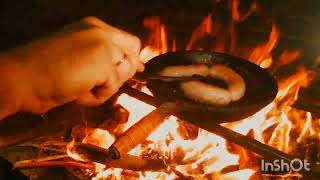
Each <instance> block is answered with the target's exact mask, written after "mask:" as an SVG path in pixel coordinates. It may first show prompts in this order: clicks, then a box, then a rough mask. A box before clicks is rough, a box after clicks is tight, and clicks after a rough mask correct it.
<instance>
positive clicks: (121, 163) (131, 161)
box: [71, 144, 167, 171]
mask: <svg viewBox="0 0 320 180" xmlns="http://www.w3.org/2000/svg"><path fill="white" fill-rule="evenodd" d="M71 151H73V152H75V153H77V154H78V155H80V156H81V158H83V159H85V160H86V161H93V162H98V163H101V164H104V165H106V167H108V168H111V167H113V168H121V169H128V170H133V171H158V170H165V169H166V168H167V165H166V164H165V162H164V160H162V159H146V158H142V157H138V156H131V155H123V156H121V158H120V159H117V160H112V159H110V157H109V156H110V154H109V151H108V150H107V149H104V148H101V147H98V146H95V145H91V144H77V145H75V146H74V147H73V148H72V150H71Z"/></svg>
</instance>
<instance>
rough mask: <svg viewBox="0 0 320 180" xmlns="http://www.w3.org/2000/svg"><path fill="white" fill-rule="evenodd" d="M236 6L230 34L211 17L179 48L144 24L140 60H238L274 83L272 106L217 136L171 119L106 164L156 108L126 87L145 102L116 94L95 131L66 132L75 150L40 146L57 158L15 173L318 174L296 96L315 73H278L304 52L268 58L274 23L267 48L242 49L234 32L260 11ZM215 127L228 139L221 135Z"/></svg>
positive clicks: (156, 27)
mask: <svg viewBox="0 0 320 180" xmlns="http://www.w3.org/2000/svg"><path fill="white" fill-rule="evenodd" d="M239 3H240V2H239V1H238V0H233V1H232V5H231V7H230V8H231V12H232V15H231V16H232V23H231V24H230V25H229V28H230V29H228V30H223V29H222V27H223V26H221V24H219V22H215V21H214V16H215V15H214V14H208V15H207V16H206V17H205V18H204V19H203V20H202V22H201V23H200V24H199V26H198V27H197V28H196V29H195V30H194V31H193V33H192V34H191V36H190V38H189V41H188V43H186V44H184V46H183V47H181V46H179V45H178V44H177V42H176V39H175V37H173V36H170V37H169V36H168V31H167V26H166V25H165V24H163V23H162V22H161V19H160V17H157V16H152V17H146V18H145V19H144V22H143V26H144V28H145V29H147V30H148V31H149V33H148V34H147V35H146V36H147V38H146V41H145V43H144V47H143V49H142V51H141V54H140V58H141V60H143V61H144V62H147V61H148V60H150V59H152V58H153V57H156V56H158V55H160V54H164V53H166V52H172V51H177V50H205V49H206V50H208V49H209V50H212V51H216V52H224V53H229V54H232V55H235V56H240V57H242V58H244V59H248V60H249V61H251V62H253V63H255V64H257V65H259V66H260V67H262V68H264V69H267V70H268V71H269V72H270V73H271V74H273V75H277V77H276V80H277V83H278V88H279V90H278V94H277V96H276V98H275V100H274V101H273V102H271V103H270V104H268V105H267V106H265V107H264V108H263V109H261V110H260V111H258V112H257V113H255V114H254V115H252V116H250V117H248V118H245V119H242V120H239V121H236V122H230V123H223V124H220V125H217V131H216V132H209V131H206V130H203V129H201V128H198V127H197V126H195V125H193V124H190V123H188V122H186V121H184V120H183V119H178V118H176V117H175V116H170V117H168V118H167V119H166V120H165V121H164V122H163V123H162V124H161V125H160V126H159V127H158V128H157V129H156V130H154V131H153V132H152V133H151V134H150V135H149V136H148V137H147V138H146V139H143V140H141V142H139V143H138V145H137V146H135V147H134V148H132V149H130V151H129V152H128V153H127V155H126V156H123V157H120V159H117V160H112V161H110V160H107V157H106V156H107V154H108V148H109V147H110V146H111V145H112V144H113V143H114V142H116V141H117V138H118V137H119V136H121V135H122V134H124V133H126V131H127V130H128V129H129V128H130V127H132V126H133V125H134V124H136V123H137V122H138V121H139V120H141V119H143V118H144V117H146V116H147V115H148V114H149V113H151V112H153V111H154V110H156V109H157V108H159V107H156V105H154V104H153V105H152V103H149V101H144V100H145V99H146V98H149V99H151V101H152V93H151V92H150V91H149V90H148V89H147V88H146V87H145V86H144V84H143V83H141V82H137V81H132V82H131V81H130V82H129V83H128V84H129V85H130V86H131V87H127V88H131V90H132V91H134V92H135V93H136V94H137V93H138V92H140V91H141V92H142V93H144V94H142V95H141V94H140V95H134V93H127V92H123V93H119V96H118V97H117V100H116V103H115V104H114V105H113V106H114V107H113V109H114V111H115V113H114V114H115V115H114V118H111V119H109V120H108V121H107V122H106V123H104V124H102V125H99V126H98V127H96V126H95V127H90V126H75V127H74V128H73V129H72V132H71V134H72V137H73V140H72V142H66V141H63V142H60V144H59V143H57V141H55V143H52V142H50V141H42V142H41V143H40V144H41V146H39V148H40V149H45V150H48V151H50V148H51V150H52V149H53V150H54V151H58V152H59V151H60V153H58V155H54V156H49V157H46V158H44V159H43V158H42V159H38V160H35V161H20V162H17V163H16V164H15V168H16V169H23V168H31V167H48V166H65V167H68V170H69V172H70V173H74V174H77V173H78V174H79V171H76V170H79V169H80V170H81V171H80V174H86V175H87V177H90V178H92V179H226V180H227V179H228V180H229V179H263V178H283V177H287V178H297V177H307V176H309V175H310V174H308V173H305V172H293V171H282V172H277V173H275V172H270V171H263V170H262V169H261V161H262V160H264V161H268V160H272V159H279V160H280V159H285V160H288V159H289V160H292V159H294V158H295V157H296V158H300V159H302V160H306V161H308V162H310V163H311V164H313V166H312V167H313V169H312V170H313V171H316V169H315V168H316V164H317V160H318V149H319V145H318V142H319V133H318V132H319V129H320V124H319V122H320V119H317V117H314V116H313V115H312V113H311V112H307V111H304V110H300V109H297V108H296V106H295V103H296V101H297V99H298V94H299V91H300V89H301V88H305V87H308V86H309V85H310V83H311V82H312V80H313V79H314V74H315V72H313V71H312V70H310V69H308V68H307V67H305V66H303V65H299V66H295V67H294V68H293V69H292V68H291V70H290V72H289V73H284V74H280V73H279V71H281V69H283V68H285V67H287V66H290V65H291V64H293V63H295V61H297V60H299V58H301V57H302V55H303V52H302V51H300V50H292V49H284V50H283V51H282V52H281V53H280V55H279V56H277V57H273V56H272V50H274V48H276V46H277V44H278V42H279V40H280V37H281V32H280V30H279V27H277V24H276V23H273V22H270V31H269V32H268V37H267V38H266V40H265V41H263V42H261V43H260V44H258V45H255V46H254V47H243V46H240V45H239V44H238V38H239V36H240V34H239V33H238V32H237V29H236V26H237V24H238V23H240V22H244V21H246V19H247V18H248V17H250V16H251V15H252V14H254V13H256V12H257V6H256V4H255V3H252V4H251V6H250V8H248V10H247V12H245V13H243V12H240V11H239V8H238V6H239ZM209 39H210V40H213V41H212V44H208V42H209ZM279 74H280V75H279ZM129 85H128V86H129ZM132 88H133V89H132ZM144 96H146V97H144ZM139 97H140V98H139ZM220 127H221V128H225V129H227V130H229V131H231V132H229V131H225V129H223V131H222V130H221V128H220ZM141 128H142V129H143V128H144V127H141ZM219 128H220V130H221V131H219V130H218V129H219ZM137 136H139V134H137ZM233 137H234V139H233ZM248 139H251V140H252V141H248ZM58 144H59V145H58ZM263 144H264V145H266V146H263ZM124 146H125V145H124ZM127 146H129V145H127ZM270 158H271V159H270ZM104 162H105V163H104ZM310 176H312V174H311V175H310Z"/></svg>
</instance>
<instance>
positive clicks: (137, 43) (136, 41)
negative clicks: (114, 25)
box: [132, 36, 141, 51]
mask: <svg viewBox="0 0 320 180" xmlns="http://www.w3.org/2000/svg"><path fill="white" fill-rule="evenodd" d="M132 41H133V44H134V47H136V50H137V49H138V51H140V48H141V40H140V39H139V38H138V37H137V36H133V37H132Z"/></svg>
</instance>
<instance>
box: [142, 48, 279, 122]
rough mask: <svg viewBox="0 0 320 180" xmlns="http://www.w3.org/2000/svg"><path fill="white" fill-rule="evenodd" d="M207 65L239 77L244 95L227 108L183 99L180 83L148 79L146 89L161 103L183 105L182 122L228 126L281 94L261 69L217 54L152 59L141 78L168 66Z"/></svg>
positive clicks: (167, 55) (274, 82)
mask: <svg viewBox="0 0 320 180" xmlns="http://www.w3.org/2000/svg"><path fill="white" fill-rule="evenodd" d="M191 64H205V65H208V66H211V65H214V64H224V65H226V66H228V67H230V68H232V69H233V70H235V71H236V72H237V73H239V74H240V75H241V76H242V77H243V79H244V80H245V83H246V92H245V95H244V96H243V97H242V98H241V99H240V100H239V101H236V102H232V103H230V104H228V105H226V106H214V105H208V104H201V103H197V102H195V101H192V100H189V99H187V98H186V97H184V96H183V93H182V92H181V90H180V88H179V85H178V83H179V82H165V81H161V80H157V79H149V80H148V81H147V87H148V88H149V89H150V90H151V92H152V93H153V94H154V96H155V97H156V98H157V99H158V100H160V101H162V102H168V101H182V102H183V104H184V105H183V109H182V110H181V111H180V112H179V115H178V117H179V118H182V119H183V118H186V117H188V118H186V119H195V120H197V121H199V120H200V121H206V122H211V123H212V122H217V123H221V122H229V121H236V120H240V119H243V118H246V117H248V116H250V115H252V114H254V113H256V112H257V111H259V110H260V109H262V108H263V107H265V106H266V105H267V104H269V103H270V102H271V101H272V100H273V99H274V98H275V97H276V94H277V92H278V87H277V83H276V81H275V80H274V79H273V78H272V76H271V75H270V74H269V73H268V72H267V71H266V70H264V69H262V68H261V67H259V66H257V65H255V64H253V63H251V62H249V61H247V60H244V59H241V58H238V57H234V56H230V55H227V54H222V53H216V52H198V51H188V52H171V53H166V54H163V55H160V56H157V57H155V58H153V59H151V60H150V61H149V62H148V63H147V64H146V68H145V71H144V72H143V73H142V74H140V75H139V76H140V77H141V78H143V79H145V80H147V79H148V77H156V76H157V75H158V72H159V71H161V70H162V69H163V68H165V67H167V66H177V65H191Z"/></svg>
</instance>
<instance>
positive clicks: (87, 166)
mask: <svg viewBox="0 0 320 180" xmlns="http://www.w3.org/2000/svg"><path fill="white" fill-rule="evenodd" d="M56 166H63V167H74V168H81V169H89V170H92V171H94V170H95V164H93V163H82V162H77V161H40V162H25V163H17V164H15V165H14V167H13V169H29V168H44V167H56Z"/></svg>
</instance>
